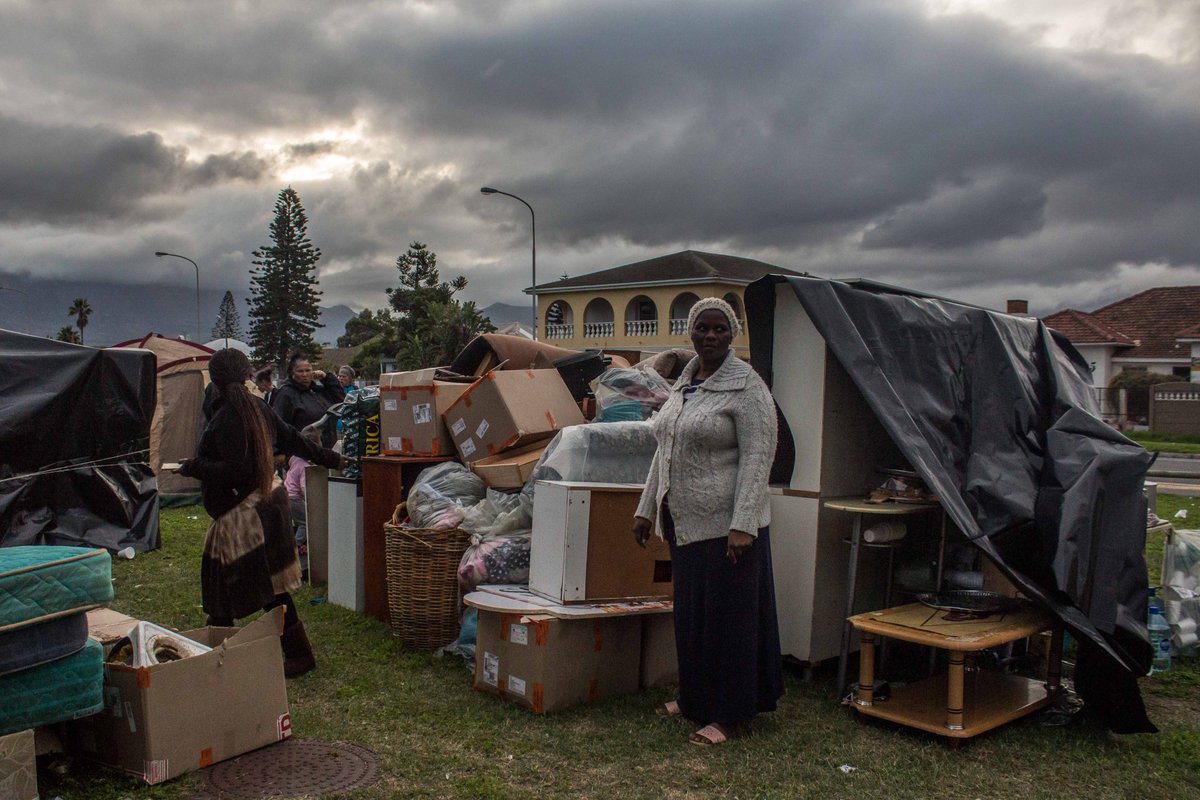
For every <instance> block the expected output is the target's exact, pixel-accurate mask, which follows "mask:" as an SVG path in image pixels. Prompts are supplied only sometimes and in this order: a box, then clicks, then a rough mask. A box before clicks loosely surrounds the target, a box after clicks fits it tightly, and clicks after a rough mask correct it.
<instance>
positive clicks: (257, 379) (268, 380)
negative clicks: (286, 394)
mask: <svg viewBox="0 0 1200 800" xmlns="http://www.w3.org/2000/svg"><path fill="white" fill-rule="evenodd" d="M254 387H255V388H256V389H258V391H259V392H261V393H262V399H263V400H264V401H265V402H266V404H267V405H271V395H272V394H273V393H274V392H275V374H274V371H273V370H272V369H271V368H270V367H263V368H262V369H260V370H259V371H258V372H256V373H254Z"/></svg>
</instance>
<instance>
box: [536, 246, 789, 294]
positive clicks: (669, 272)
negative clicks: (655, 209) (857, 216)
mask: <svg viewBox="0 0 1200 800" xmlns="http://www.w3.org/2000/svg"><path fill="white" fill-rule="evenodd" d="M801 274H803V273H800V272H796V271H795V270H791V269H785V268H784V267H777V266H775V265H774V264H767V263H766V262H763V261H755V260H754V259H752V258H742V257H740V256H727V255H721V254H719V253H701V252H699V251H698V250H683V251H681V252H678V253H671V254H670V255H666V256H658V257H657V258H651V259H647V260H646V261H638V262H636V263H633V264H626V265H624V266H621V267H613V268H611V269H602V270H600V271H599V272H591V273H588V274H587V275H580V276H579V277H577V278H567V279H565V280H560V281H552V282H550V283H539V284H538V285H537V286H536V287H534V288H535V290H536V292H537V293H538V294H548V293H551V292H559V291H582V290H584V289H600V288H607V287H615V286H628V285H631V284H632V285H655V284H670V283H699V282H704V281H717V282H721V283H733V284H747V283H751V282H752V281H756V280H758V279H759V278H761V277H763V276H764V275H801Z"/></svg>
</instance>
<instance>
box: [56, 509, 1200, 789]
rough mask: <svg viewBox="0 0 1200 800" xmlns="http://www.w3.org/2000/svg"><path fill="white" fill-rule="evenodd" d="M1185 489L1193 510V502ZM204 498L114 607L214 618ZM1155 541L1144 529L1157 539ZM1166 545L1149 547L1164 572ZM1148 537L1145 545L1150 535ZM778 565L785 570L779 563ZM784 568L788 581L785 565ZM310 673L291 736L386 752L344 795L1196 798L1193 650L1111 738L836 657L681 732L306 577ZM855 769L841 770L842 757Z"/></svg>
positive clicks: (642, 701) (1199, 716)
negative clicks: (854, 683) (910, 722)
mask: <svg viewBox="0 0 1200 800" xmlns="http://www.w3.org/2000/svg"><path fill="white" fill-rule="evenodd" d="M1177 500H1186V503H1187V504H1188V505H1187V507H1188V508H1189V509H1190V511H1189V516H1190V517H1191V518H1193V519H1195V520H1196V524H1197V525H1200V501H1197V500H1193V499H1181V498H1168V497H1166V496H1162V495H1160V497H1159V504H1160V506H1159V514H1160V515H1162V516H1164V517H1169V516H1170V515H1171V514H1173V513H1174V511H1175V510H1177V508H1178V507H1182V506H1176V505H1174V504H1175V502H1176V501H1177ZM207 522H208V520H207V517H206V516H205V515H204V513H203V511H202V510H201V509H200V508H199V507H192V508H184V509H169V510H164V511H163V514H162V529H163V546H162V548H161V549H160V550H158V551H156V552H153V553H146V554H142V555H139V556H138V557H137V558H136V559H134V560H133V561H121V560H118V561H116V562H115V563H114V565H113V571H114V575H115V578H116V600H115V601H114V602H113V603H112V607H113V608H115V609H117V610H119V611H123V612H125V613H127V614H130V615H132V616H135V617H139V618H144V619H148V620H152V621H154V622H157V623H160V624H163V625H169V626H172V627H176V628H181V629H183V628H191V627H197V626H200V625H202V624H203V623H204V613H203V611H202V610H201V608H200V587H199V569H200V547H201V543H202V541H203V535H204V529H205V526H206V524H207ZM1153 546H1154V543H1151V544H1150V548H1152V547H1153ZM1157 547H1158V556H1155V555H1154V554H1153V552H1152V551H1151V552H1150V553H1149V554H1148V557H1149V558H1150V560H1151V563H1152V564H1154V566H1153V567H1152V568H1151V572H1152V573H1154V574H1155V578H1154V581H1153V582H1154V583H1157V574H1156V573H1157V569H1158V568H1157V563H1158V561H1157V559H1161V548H1162V543H1161V541H1159V542H1158V543H1157ZM1150 548H1148V549H1150ZM777 577H779V576H777ZM784 579H786V578H784ZM296 597H297V600H298V602H299V603H300V604H301V608H300V615H301V617H302V618H303V619H304V621H305V624H306V626H307V627H308V629H309V633H310V636H311V638H312V639H313V641H314V645H315V648H316V652H317V658H318V661H319V667H318V669H317V670H316V671H315V672H312V673H310V674H309V675H307V676H305V677H303V678H301V679H299V680H294V681H290V682H289V683H288V690H289V699H290V702H291V712H292V721H293V726H294V731H295V735H296V736H298V737H301V738H316V739H324V740H335V741H348V742H355V743H357V744H360V745H363V746H365V747H368V748H370V749H372V750H374V751H375V752H376V753H378V754H379V755H380V757H381V759H382V775H383V777H382V778H381V780H380V781H379V782H378V783H377V784H376V785H375V786H373V787H370V788H367V789H363V790H359V791H357V792H353V793H349V794H346V795H340V797H346V798H392V797H463V798H519V797H538V798H576V797H585V798H606V799H607V798H634V797H637V798H641V797H647V798H650V797H666V798H708V797H737V798H793V797H814V798H863V797H888V798H889V800H902V799H903V798H930V797H951V796H953V797H964V798H984V797H986V798H1007V797H1014V798H1015V797H1019V798H1022V800H1029V799H1030V798H1061V797H1087V798H1089V800H1100V798H1130V797H1155V798H1158V797H1184V796H1197V795H1200V664H1197V662H1196V661H1195V660H1187V661H1184V662H1182V663H1178V665H1177V667H1176V669H1175V670H1173V671H1172V672H1169V673H1166V674H1165V675H1162V676H1155V677H1153V678H1147V679H1145V681H1143V684H1142V685H1143V690H1144V691H1143V693H1144V696H1145V699H1146V702H1147V704H1148V706H1149V709H1150V716H1151V718H1152V719H1153V720H1154V721H1155V723H1156V724H1157V725H1158V726H1159V728H1160V729H1161V733H1159V734H1158V735H1137V736H1114V735H1112V734H1109V733H1107V732H1105V731H1104V730H1102V729H1101V728H1099V727H1097V726H1096V725H1095V724H1094V723H1093V722H1091V721H1090V720H1088V719H1086V718H1085V717H1084V715H1081V716H1080V718H1077V719H1075V720H1074V721H1073V722H1072V724H1070V725H1068V726H1066V727H1045V726H1043V725H1041V724H1039V719H1038V717H1037V716H1036V715H1034V716H1032V717H1028V718H1026V719H1023V720H1019V721H1017V722H1014V723H1012V724H1009V725H1007V726H1004V727H1002V728H1000V729H998V730H996V731H994V732H992V733H990V734H986V735H983V736H981V737H978V738H976V739H973V740H970V741H968V742H966V743H965V744H964V745H963V746H962V747H961V749H959V750H952V749H950V748H949V747H947V746H946V745H945V744H943V743H942V742H941V740H940V739H939V738H937V737H933V736H929V735H926V734H921V733H918V732H914V731H910V730H908V729H904V728H900V727H896V726H892V725H887V724H882V723H877V722H873V721H865V720H863V719H857V718H855V717H854V716H853V715H852V712H850V711H849V710H847V709H845V708H842V707H840V706H839V705H838V704H837V703H836V701H835V699H834V698H833V696H832V684H833V677H832V674H831V673H832V670H825V671H822V672H818V674H817V679H816V680H815V681H814V682H812V683H805V682H803V681H801V680H800V679H799V676H798V675H797V674H794V673H789V674H788V676H787V695H786V696H785V697H784V698H783V701H782V704H781V707H780V709H779V710H778V711H777V712H776V713H774V714H771V715H767V716H766V718H764V719H763V720H762V721H761V723H760V724H759V725H758V726H757V727H756V730H755V733H754V734H753V735H751V736H749V737H746V738H743V739H738V740H734V741H732V742H730V743H728V744H726V745H722V746H720V747H717V748H711V749H709V748H700V747H696V746H693V745H690V744H688V742H687V733H688V732H689V731H690V730H691V727H692V726H689V725H688V724H687V723H686V722H685V721H682V720H680V719H678V718H671V719H668V718H660V717H656V716H655V715H654V714H653V713H652V709H653V708H654V706H655V705H656V704H658V703H661V702H663V701H665V700H667V699H670V696H671V695H670V693H669V692H668V691H665V690H661V691H655V692H650V693H646V694H642V695H633V696H628V697H622V698H615V699H612V700H608V701H602V702H599V703H597V704H596V705H594V706H590V707H586V708H581V709H578V710H572V711H567V712H562V713H558V714H553V715H549V716H544V717H539V716H535V715H533V714H531V713H529V712H527V711H524V710H521V709H518V708H516V707H513V706H511V705H506V704H504V703H502V702H500V701H499V700H497V699H496V698H494V697H491V696H486V695H482V694H479V693H476V692H473V691H471V689H470V688H469V687H470V675H469V673H468V671H467V669H466V667H465V666H464V664H463V662H462V661H460V660H454V659H437V658H434V657H433V656H431V655H429V654H426V653H417V652H409V651H405V650H404V649H403V648H401V647H400V646H399V645H398V644H397V643H396V642H395V641H394V640H393V639H392V637H391V635H390V632H389V631H388V630H387V629H386V628H385V627H384V625H383V624H382V623H380V622H378V621H376V620H374V619H371V618H367V617H362V616H358V615H356V614H354V613H352V612H350V611H347V610H345V609H342V608H338V607H336V606H332V605H330V604H328V603H316V604H312V603H311V602H310V601H312V600H314V599H316V598H315V596H314V592H312V591H308V590H303V591H301V592H298V593H297V595H296ZM847 764H848V765H850V766H852V767H854V769H853V770H852V771H849V772H842V771H841V770H840V769H839V767H841V766H842V765H847ZM199 785H200V781H199V779H198V776H197V775H195V774H193V775H188V776H183V777H181V778H178V779H176V780H174V781H171V782H169V783H167V784H165V785H161V786H157V787H153V788H149V787H145V786H144V785H142V784H140V783H139V782H137V781H134V780H132V779H129V778H125V777H122V776H119V775H116V774H114V773H109V772H105V771H103V770H100V769H97V768H95V767H92V766H90V765H87V764H82V763H74V764H72V765H71V766H70V768H69V769H68V770H67V772H66V774H65V775H64V776H62V777H60V778H56V779H54V780H53V782H52V783H51V781H48V780H47V779H46V776H45V775H43V782H42V785H41V792H42V797H45V798H52V797H61V798H62V800H85V799H86V800H118V798H180V799H182V798H188V797H190V796H191V795H192V794H193V793H195V792H196V791H197V789H198V787H199Z"/></svg>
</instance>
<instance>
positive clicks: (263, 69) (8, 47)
mask: <svg viewBox="0 0 1200 800" xmlns="http://www.w3.org/2000/svg"><path fill="white" fill-rule="evenodd" d="M1110 5H1111V4H1110ZM1176 7H1177V6H1176V5H1175V4H1172V3H1169V2H1168V3H1162V4H1157V5H1156V6H1155V9H1156V11H1155V13H1163V14H1165V13H1168V12H1170V11H1171V10H1172V9H1174V8H1176ZM68 8H69V11H68V10H66V9H68ZM248 8H251V9H252V10H251V11H248V10H247V9H248ZM14 9H15V10H14ZM1147 13H1149V12H1147ZM1193 13H1194V12H1193ZM1193 18H1194V17H1193ZM1117 22H1119V20H1117V21H1116V22H1114V23H1113V24H1114V26H1115V25H1116V24H1117ZM1114 36H1115V34H1114ZM1188 52H1190V53H1191V55H1190V56H1189V57H1188V58H1190V60H1181V61H1174V62H1172V61H1170V60H1159V59H1154V58H1150V57H1145V56H1132V55H1118V54H1115V53H1113V52H1108V51H1102V50H1094V51H1081V50H1052V49H1049V48H1046V47H1043V46H1041V45H1040V44H1038V43H1037V42H1035V41H1034V40H1033V39H1031V38H1029V36H1027V35H1026V34H1024V33H1021V32H1019V31H1016V30H1015V29H1012V28H1008V27H1006V26H1004V25H1003V24H1002V23H1000V22H997V21H995V20H988V19H985V18H983V17H981V16H958V17H928V16H926V15H925V14H924V13H923V12H922V10H921V6H920V5H919V4H918V3H916V2H915V0H914V2H872V1H869V0H822V1H819V2H808V3H787V2H740V3H736V4H733V3H728V2H721V3H718V2H711V3H710V2H695V3H689V4H686V5H680V4H676V3H666V2H652V1H651V0H638V1H637V2H633V1H632V0H628V1H626V2H619V1H618V2H608V3H599V4H586V5H585V4H565V5H562V6H555V5H553V4H548V3H539V4H530V3H518V2H511V3H510V2H503V1H502V0H484V1H483V2H478V3H471V2H457V3H444V4H427V5H413V4H401V3H394V4H387V3H383V4H380V3H366V2H362V3H351V2H347V3H338V4H329V3H319V2H309V3H307V4H305V3H296V2H292V3H260V4H255V5H254V6H252V7H247V6H243V5H239V4H233V3H217V2H213V3H205V4H191V5H189V4H174V5H166V4H162V5H145V4H137V5H133V4H129V5H125V4H121V3H115V2H114V3H79V4H76V5H71V6H69V7H68V6H65V5H60V4H32V3H29V4H24V5H15V6H9V7H7V8H6V9H4V10H0V74H4V75H5V76H6V81H7V83H5V84H3V85H0V102H6V103H7V104H6V105H5V104H0V114H4V113H7V114H9V115H10V117H9V118H3V117H0V126H5V125H7V126H13V125H16V127H17V133H18V134H20V135H18V136H17V139H16V142H17V144H14V143H13V142H10V141H8V139H9V138H10V137H9V136H8V135H7V130H6V129H4V128H2V127H0V133H3V134H5V135H4V136H3V137H2V138H0V178H9V179H10V180H9V181H5V183H10V182H11V183H12V185H13V186H15V187H17V188H15V189H10V188H9V187H8V186H7V185H6V186H0V220H6V221H9V222H13V221H38V222H40V221H52V222H54V223H56V224H58V223H63V224H67V223H70V222H73V221H76V220H82V221H90V220H93V219H96V218H118V217H136V218H138V219H145V218H153V217H154V215H155V214H161V213H163V204H164V203H165V202H167V199H166V198H167V196H168V194H170V193H171V192H174V191H176V190H178V189H185V188H189V187H197V186H202V185H203V186H209V187H211V189H212V191H213V192H227V191H232V190H233V189H234V187H233V186H225V185H224V184H225V183H226V182H228V181H239V182H238V183H237V184H236V186H237V187H244V186H245V185H246V182H247V181H257V183H256V184H255V186H254V187H253V188H254V189H255V191H257V192H258V194H259V195H261V197H260V200H261V202H262V207H263V215H264V217H263V218H264V220H265V219H266V217H267V216H269V214H268V212H269V208H270V203H271V201H272V199H273V196H274V193H275V192H276V191H278V188H279V187H278V186H276V185H275V183H277V182H278V181H272V180H267V179H268V178H271V177H273V176H272V175H271V174H270V170H269V166H270V164H271V163H272V160H274V162H275V163H279V164H282V165H284V166H287V167H291V166H295V165H303V164H304V162H305V161H306V160H309V159H313V160H315V159H317V158H319V157H320V156H325V155H330V154H336V155H338V156H339V157H343V158H345V159H346V160H347V162H353V163H354V164H356V166H354V167H353V168H352V170H350V171H347V173H346V174H341V175H337V176H335V177H334V178H332V179H328V180H319V181H318V180H313V181H310V182H309V183H307V184H305V183H304V182H303V181H299V182H298V183H297V188H298V189H299V190H300V192H301V195H302V198H303V199H304V201H305V204H306V207H307V208H308V210H309V212H310V218H311V219H312V226H313V233H314V240H316V241H317V243H318V244H319V245H320V246H321V247H322V249H323V251H324V252H325V259H326V263H328V264H329V265H330V279H331V281H333V279H334V276H336V285H337V286H339V287H344V288H345V290H347V291H350V290H352V288H353V286H354V285H355V277H354V276H355V274H356V272H355V270H358V269H362V270H364V273H363V274H364V275H369V276H371V277H369V278H366V279H364V280H363V281H362V283H363V284H364V285H365V284H371V285H374V284H375V283H376V282H378V278H377V276H378V270H379V269H380V266H379V265H383V266H384V267H387V266H388V265H390V263H391V261H392V260H394V258H395V256H396V255H397V254H398V253H399V252H402V251H403V249H404V247H405V246H406V245H407V243H408V242H409V241H411V240H413V239H420V240H422V241H427V242H429V243H430V245H431V246H432V247H434V249H435V250H437V251H438V252H439V254H441V253H456V254H457V256H458V257H459V259H460V260H461V261H462V262H463V263H468V262H472V259H473V263H474V264H477V265H478V264H484V265H487V267H488V268H489V269H490V270H491V271H487V272H486V274H484V275H481V276H480V277H479V279H478V281H477V282H474V283H473V286H485V287H486V288H487V290H488V291H489V292H493V291H495V292H512V294H507V295H505V296H503V297H502V298H496V299H505V300H507V301H509V302H513V301H519V300H520V299H521V298H520V295H517V294H515V292H516V290H515V289H514V288H511V287H515V286H517V285H524V282H525V278H524V277H523V271H524V269H525V267H524V263H525V262H524V256H523V252H524V250H525V248H526V246H527V244H528V239H527V237H528V227H527V212H526V210H525V209H524V208H523V207H521V206H520V205H519V204H517V203H513V202H511V201H509V200H507V199H505V198H483V197H481V196H480V195H479V194H478V187H479V186H480V185H482V184H492V185H495V186H498V187H500V188H503V189H504V190H506V191H510V192H513V193H515V194H518V195H520V196H522V197H524V198H525V199H527V200H528V201H530V203H531V204H532V205H533V206H534V207H535V208H536V209H537V215H538V217H537V221H538V237H539V242H538V243H539V257H540V258H542V257H544V258H545V259H546V261H547V262H548V266H547V270H548V271H550V272H554V273H555V274H556V273H557V272H558V271H559V269H568V270H570V271H571V272H572V273H573V274H581V273H582V272H583V271H587V270H588V269H600V268H604V267H608V266H613V265H614V264H613V263H612V260H613V259H628V260H635V259H636V258H639V257H645V256H650V255H655V254H657V253H661V252H663V251H664V250H670V249H680V248H683V247H698V248H701V249H715V250H724V251H727V252H737V253H743V254H747V255H759V256H761V257H767V255H769V256H770V257H769V258H767V260H772V261H774V262H775V263H780V264H783V265H786V266H791V267H795V268H799V269H809V268H811V269H812V271H814V272H818V273H819V274H826V275H849V274H861V275H864V276H867V277H877V278H880V279H884V280H890V281H893V282H901V283H906V284H907V285H913V286H914V288H927V289H934V288H937V287H938V286H949V287H952V288H955V287H970V286H973V285H976V284H978V283H980V282H984V283H989V282H996V281H998V280H1000V279H1001V276H1003V279H1004V280H1008V281H1018V280H1019V281H1024V282H1025V283H1026V284H1028V285H1039V286H1040V285H1047V284H1049V283H1054V282H1057V283H1059V284H1067V283H1070V282H1072V281H1085V280H1088V279H1089V277H1093V276H1096V275H1110V274H1115V271H1116V270H1118V265H1119V264H1122V263H1124V262H1131V263H1143V262H1151V261H1153V262H1158V263H1164V264H1169V265H1170V264H1174V265H1189V264H1190V265H1196V264H1198V263H1200V255H1198V254H1200V226H1197V225H1196V224H1195V220H1196V219H1197V218H1198V216H1200V187H1198V185H1197V181H1196V179H1195V176H1196V175H1197V174H1200V148H1197V147H1196V146H1195V143H1196V142H1197V141H1200V70H1198V69H1196V66H1197V64H1196V61H1195V58H1196V52H1195V50H1194V48H1193V50H1191V51H1188ZM26 86H27V87H29V88H28V93H27V94H26V93H23V92H24V91H25V90H24V89H23V88H22V87H26ZM22 101H24V102H22ZM34 107H36V108H37V109H38V112H37V113H36V114H35V113H34V112H32V111H29V112H27V111H26V110H25V109H26V108H34ZM63 108H69V109H72V110H73V111H74V116H73V117H72V119H76V120H87V121H88V122H89V123H90V122H95V121H103V122H104V123H105V124H106V125H108V126H109V127H108V128H103V129H96V128H89V127H69V126H62V125H61V124H56V123H55V122H51V121H42V120H50V119H54V120H59V121H61V116H60V115H61V113H62V111H61V110H62V109H63ZM14 119H22V120H26V119H28V120H37V121H36V122H34V121H30V122H23V123H16V122H14ZM146 129H150V130H164V131H166V130H183V131H189V132H190V131H200V132H202V134H207V135H210V136H211V137H213V140H215V141H219V142H222V143H223V144H222V145H221V146H220V147H215V148H212V149H217V150H234V151H238V152H235V153H232V154H229V155H226V156H213V157H212V159H213V160H212V161H211V162H205V161H198V162H193V161H189V160H188V159H187V153H186V152H185V151H183V150H182V149H180V147H179V146H178V145H177V144H176V142H175V141H173V140H166V141H164V140H163V139H161V138H159V137H158V136H156V135H154V134H138V133H137V132H138V131H142V130H146ZM334 129H337V130H338V131H339V132H341V133H343V134H344V132H345V131H347V130H349V129H353V130H355V131H361V132H363V133H364V135H365V136H366V137H368V140H369V141H368V143H367V144H366V145H364V146H363V149H362V150H359V151H355V143H354V142H353V141H348V140H346V139H343V138H340V137H339V138H337V139H336V143H335V142H334V140H332V139H329V138H327V137H330V136H331V135H332V134H331V133H330V131H331V130H334ZM351 138H352V137H351ZM240 141H247V142H249V141H253V142H255V144H253V145H245V146H242V145H239V144H238V142H240ZM231 142H232V144H231ZM262 142H277V143H278V144H273V145H270V147H275V148H276V150H275V152H274V153H272V154H267V153H266V150H267V149H268V146H267V145H264V144H262ZM106 148H107V149H106ZM101 151H102V152H103V153H104V155H103V156H101V155H100V153H101ZM255 153H257V155H255ZM31 156H32V157H31ZM26 163H27V164H28V166H26ZM78 176H87V179H86V180H84V179H83V178H80V177H78ZM297 180H298V179H297ZM14 181H15V182H14ZM194 194H197V193H193V195H194ZM160 195H161V196H160ZM172 202H183V201H180V200H178V199H176V200H173V201H172ZM190 207H191V208H197V206H195V205H192V206H190ZM219 208H220V203H219V201H217V200H216V199H214V200H213V201H212V202H211V203H210V204H208V205H204V206H200V207H199V210H196V211H194V212H193V213H192V214H190V215H189V218H188V219H187V220H186V222H185V223H181V224H186V225H187V226H188V227H189V229H190V230H191V231H193V232H194V233H191V234H187V235H189V236H191V237H192V238H193V239H194V240H195V241H198V242H201V241H204V236H203V234H202V231H203V230H204V228H205V226H206V225H207V224H208V223H209V217H211V215H213V214H215V213H217V212H216V211H215V210H214V209H219ZM258 230H259V231H265V221H264V222H263V223H261V224H259V225H258ZM181 235H182V234H181ZM262 238H263V233H261V232H260V233H259V234H258V235H257V236H256V237H255V238H254V239H253V240H252V241H250V242H247V243H245V244H244V246H243V248H242V249H243V250H246V251H248V250H250V249H253V247H255V246H258V245H259V244H261V243H262V242H261V239H262ZM543 248H545V249H544V250H543ZM226 249H227V250H233V249H236V247H235V244H234V243H232V242H230V243H228V244H227V245H226ZM543 252H545V256H543V255H542V254H543ZM229 258H230V260H233V259H234V257H233V256H230V257H229ZM617 263H620V262H617ZM550 264H553V266H550ZM480 269H481V270H482V269H483V268H482V267H481V268H480ZM473 281H475V278H473Z"/></svg>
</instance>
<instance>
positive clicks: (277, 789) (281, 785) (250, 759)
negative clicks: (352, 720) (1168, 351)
mask: <svg viewBox="0 0 1200 800" xmlns="http://www.w3.org/2000/svg"><path fill="white" fill-rule="evenodd" d="M207 774H208V793H209V795H210V796H215V797H220V798H246V800H250V799H251V798H255V799H257V798H263V797H271V798H286V797H297V796H303V795H319V794H325V793H330V792H345V791H349V790H350V789H358V788H360V787H363V786H370V785H371V784H372V783H374V782H375V781H376V780H378V778H379V756H377V755H375V754H374V753H372V752H371V751H370V750H368V749H367V748H365V747H360V746H359V745H356V744H347V743H346V742H322V741H318V740H315V739H288V740H287V741H284V742H280V743H279V744H274V745H271V746H270V747H264V748H262V749H261V750H255V751H254V752H252V753H247V754H246V755H244V756H239V757H238V758H231V759H229V760H228V761H222V762H221V763H220V764H217V765H215V766H213V767H212V768H210V769H209V770H207Z"/></svg>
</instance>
